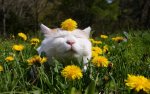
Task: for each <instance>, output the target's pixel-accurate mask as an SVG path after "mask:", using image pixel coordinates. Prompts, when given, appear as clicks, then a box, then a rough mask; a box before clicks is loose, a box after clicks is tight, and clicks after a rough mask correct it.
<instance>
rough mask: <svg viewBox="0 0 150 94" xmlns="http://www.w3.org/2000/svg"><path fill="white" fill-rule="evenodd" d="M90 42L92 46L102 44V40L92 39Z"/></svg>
mask: <svg viewBox="0 0 150 94" xmlns="http://www.w3.org/2000/svg"><path fill="white" fill-rule="evenodd" d="M89 40H90V41H91V43H92V44H102V41H100V40H99V41H97V40H94V39H92V38H90V39H89Z"/></svg>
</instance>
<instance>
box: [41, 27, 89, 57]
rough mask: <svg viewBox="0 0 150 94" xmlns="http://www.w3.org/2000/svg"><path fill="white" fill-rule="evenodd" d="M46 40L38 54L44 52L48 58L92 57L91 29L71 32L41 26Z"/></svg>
mask: <svg viewBox="0 0 150 94" xmlns="http://www.w3.org/2000/svg"><path fill="white" fill-rule="evenodd" d="M41 30H42V32H43V33H44V36H45V39H44V40H43V42H42V45H41V46H40V47H39V48H38V52H39V53H41V52H42V51H44V52H45V53H46V54H47V56H48V57H53V56H54V57H55V56H57V57H58V56H59V57H70V56H73V57H81V56H89V55H91V42H90V41H89V39H88V38H89V34H90V30H91V28H90V27H88V28H86V29H84V30H80V29H75V30H73V31H71V32H69V31H66V30H62V29H60V28H56V29H50V28H48V27H46V26H45V25H43V24H42V25H41Z"/></svg>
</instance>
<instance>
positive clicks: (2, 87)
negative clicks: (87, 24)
mask: <svg viewBox="0 0 150 94" xmlns="http://www.w3.org/2000/svg"><path fill="white" fill-rule="evenodd" d="M120 35H121V36H123V37H125V36H124V35H123V34H120ZM113 36H118V35H109V38H108V39H101V38H96V39H98V40H102V42H103V44H101V45H99V47H102V46H103V45H105V44H107V45H108V46H109V51H108V53H107V54H104V56H106V57H107V58H108V59H109V61H110V62H111V63H113V67H112V68H111V69H110V67H108V68H107V67H106V68H97V67H95V66H94V65H93V64H92V63H91V62H89V66H88V69H87V71H86V72H84V73H83V77H82V79H80V80H75V81H70V80H67V79H65V78H64V77H62V76H61V70H62V69H63V68H64V66H65V65H64V64H63V63H62V62H61V61H58V60H56V59H54V61H53V62H52V64H51V65H50V67H49V68H48V69H45V67H44V65H38V66H37V65H32V66H29V65H28V63H27V61H26V60H27V59H29V58H30V57H32V56H34V55H36V54H37V52H36V50H35V48H37V47H35V48H34V47H32V46H31V45H30V38H28V40H27V41H23V40H21V38H19V37H16V38H8V39H4V38H1V39H0V43H1V44H0V65H2V66H3V68H4V71H2V72H0V94H1V93H2V94H3V93H4V94H5V93H10V94H16V93H19V94H25V93H27V94H41V93H42V94H98V93H99V92H101V93H102V92H105V93H106V94H108V93H115V94H129V93H130V90H129V88H128V87H127V86H125V82H124V80H125V79H127V74H135V75H143V76H145V77H147V78H150V39H149V38H150V32H149V31H145V32H142V31H141V32H137V33H129V34H128V40H127V42H120V43H117V42H114V41H112V40H111V37H113ZM14 44H23V45H24V46H25V49H24V50H23V51H22V52H16V51H13V50H12V46H13V45H14ZM9 55H12V56H14V58H15V59H14V61H11V62H6V61H5V58H6V57H7V56H9ZM76 62H77V61H74V60H72V61H67V63H69V64H74V63H75V64H76V65H78V66H80V67H81V68H82V67H83V65H82V63H81V62H78V63H76ZM31 72H32V74H33V72H35V73H34V77H33V75H32V76H31ZM106 78H107V79H106Z"/></svg>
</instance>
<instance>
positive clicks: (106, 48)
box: [103, 45, 108, 53]
mask: <svg viewBox="0 0 150 94" xmlns="http://www.w3.org/2000/svg"><path fill="white" fill-rule="evenodd" d="M103 52H104V53H107V52H108V45H105V46H103Z"/></svg>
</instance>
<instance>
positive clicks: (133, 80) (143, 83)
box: [125, 74, 150, 93]
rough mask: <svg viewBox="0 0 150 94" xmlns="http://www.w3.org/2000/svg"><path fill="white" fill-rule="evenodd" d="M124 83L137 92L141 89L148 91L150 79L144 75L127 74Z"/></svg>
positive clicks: (149, 89) (149, 90)
mask: <svg viewBox="0 0 150 94" xmlns="http://www.w3.org/2000/svg"><path fill="white" fill-rule="evenodd" d="M125 82H126V85H127V86H128V87H129V88H130V89H134V90H136V91H137V92H139V91H140V90H143V91H145V92H147V93H149V92H150V80H149V79H147V78H145V77H144V76H135V75H130V74H128V78H127V80H125Z"/></svg>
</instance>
